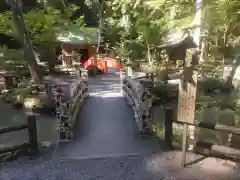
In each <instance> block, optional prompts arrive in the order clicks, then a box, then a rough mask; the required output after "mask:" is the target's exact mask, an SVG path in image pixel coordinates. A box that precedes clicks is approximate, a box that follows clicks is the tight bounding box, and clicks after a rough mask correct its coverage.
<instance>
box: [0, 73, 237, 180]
mask: <svg viewBox="0 0 240 180" xmlns="http://www.w3.org/2000/svg"><path fill="white" fill-rule="evenodd" d="M90 82H91V84H92V85H91V86H90V90H91V91H92V92H91V94H90V98H89V100H88V102H87V103H86V105H85V106H84V107H83V111H82V112H81V113H80V115H79V121H78V123H77V124H76V129H75V130H76V134H75V137H76V138H75V139H74V140H73V141H72V142H69V143H62V144H60V146H59V148H58V149H57V152H56V156H54V157H52V154H51V153H50V154H46V155H45V156H43V157H41V158H39V159H36V160H29V159H28V158H21V159H18V160H17V161H14V162H9V163H5V164H0V180H226V179H228V180H239V179H240V173H239V171H237V170H234V169H233V167H232V165H228V166H226V165H224V162H225V161H223V160H219V159H214V158H206V159H203V160H202V161H200V162H198V163H195V164H193V165H190V166H189V167H187V168H184V169H181V168H179V162H180V158H179V157H180V152H177V151H175V152H161V151H160V149H159V146H158V145H157V143H156V141H155V140H154V139H151V138H150V139H142V138H140V137H139V134H138V133H137V131H136V126H135V123H134V120H133V119H132V116H131V111H130V110H129V108H128V107H127V105H126V104H125V102H124V99H123V98H122V96H121V94H120V91H119V90H120V86H119V80H118V78H117V77H116V76H114V75H111V76H110V75H109V76H103V77H101V78H100V79H98V80H97V79H95V80H90ZM187 157H188V161H190V162H192V161H195V160H197V159H198V158H201V157H199V156H197V155H194V154H191V153H189V154H188V156H187ZM237 168H238V167H237ZM238 170H239V169H238Z"/></svg>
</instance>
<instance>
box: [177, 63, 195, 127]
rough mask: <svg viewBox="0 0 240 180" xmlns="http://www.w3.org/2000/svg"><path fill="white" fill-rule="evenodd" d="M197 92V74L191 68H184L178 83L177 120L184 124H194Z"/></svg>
mask: <svg viewBox="0 0 240 180" xmlns="http://www.w3.org/2000/svg"><path fill="white" fill-rule="evenodd" d="M196 91H197V72H195V71H193V70H191V67H186V68H184V71H183V76H182V78H181V80H180V82H179V92H178V115H177V120H178V121H181V122H186V123H193V122H194V114H195V103H196Z"/></svg>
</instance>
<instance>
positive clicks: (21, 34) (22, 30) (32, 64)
mask: <svg viewBox="0 0 240 180" xmlns="http://www.w3.org/2000/svg"><path fill="white" fill-rule="evenodd" d="M10 6H11V11H12V15H13V20H14V23H15V25H16V30H17V33H18V38H19V39H20V41H21V43H22V47H23V50H24V56H25V60H26V61H27V63H28V67H29V71H30V74H31V76H32V79H33V80H34V82H35V83H36V84H40V83H41V80H42V75H41V72H40V68H39V66H38V64H37V62H36V57H35V54H34V51H33V48H32V44H31V42H30V39H29V36H28V32H27V30H26V27H25V23H24V19H23V14H22V11H21V7H20V4H19V1H16V2H15V3H14V4H10Z"/></svg>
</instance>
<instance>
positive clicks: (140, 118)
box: [121, 72, 153, 134]
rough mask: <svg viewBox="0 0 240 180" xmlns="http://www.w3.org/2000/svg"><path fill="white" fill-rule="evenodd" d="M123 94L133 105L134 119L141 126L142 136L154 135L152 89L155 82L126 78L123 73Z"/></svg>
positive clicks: (147, 78)
mask: <svg viewBox="0 0 240 180" xmlns="http://www.w3.org/2000/svg"><path fill="white" fill-rule="evenodd" d="M121 79H122V92H123V95H124V96H125V97H126V100H127V102H128V104H129V105H131V107H132V109H133V112H134V117H135V120H136V122H137V125H138V126H139V129H140V133H141V134H150V133H152V116H151V108H152V99H153V96H152V91H151V90H152V88H153V81H152V79H151V78H149V77H142V78H138V79H137V78H135V79H132V78H130V77H126V76H125V72H121Z"/></svg>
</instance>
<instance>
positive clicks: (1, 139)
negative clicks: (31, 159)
mask: <svg viewBox="0 0 240 180" xmlns="http://www.w3.org/2000/svg"><path fill="white" fill-rule="evenodd" d="M0 110H1V111H0V118H1V119H0V127H8V126H14V125H17V124H23V123H26V115H25V113H24V112H23V111H20V110H14V109H12V106H11V105H10V104H5V103H3V102H0ZM37 128H38V140H39V142H42V141H50V142H52V143H53V144H54V143H55V142H56V136H57V132H56V118H55V116H51V117H49V116H43V115H42V116H38V117H37ZM24 141H28V133H27V130H22V131H16V132H11V133H5V134H1V135H0V146H5V145H6V144H8V145H9V144H19V143H22V142H24Z"/></svg>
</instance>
